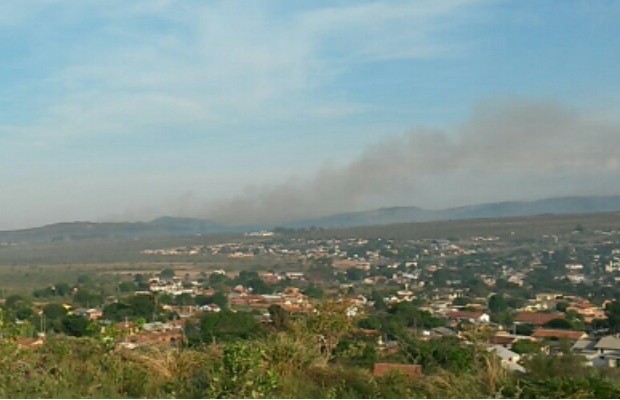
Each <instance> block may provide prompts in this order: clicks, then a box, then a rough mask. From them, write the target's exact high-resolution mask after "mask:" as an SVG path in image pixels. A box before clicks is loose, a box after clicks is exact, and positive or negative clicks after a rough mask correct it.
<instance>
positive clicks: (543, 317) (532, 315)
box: [514, 312, 564, 325]
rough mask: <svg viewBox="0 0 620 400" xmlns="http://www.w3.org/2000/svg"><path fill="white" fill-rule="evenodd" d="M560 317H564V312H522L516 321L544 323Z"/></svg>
mask: <svg viewBox="0 0 620 400" xmlns="http://www.w3.org/2000/svg"><path fill="white" fill-rule="evenodd" d="M558 318H564V313H537V312H520V313H518V314H517V315H516V316H515V319H514V321H515V322H520V323H523V324H532V325H544V324H546V323H548V322H549V321H551V320H554V319H558Z"/></svg>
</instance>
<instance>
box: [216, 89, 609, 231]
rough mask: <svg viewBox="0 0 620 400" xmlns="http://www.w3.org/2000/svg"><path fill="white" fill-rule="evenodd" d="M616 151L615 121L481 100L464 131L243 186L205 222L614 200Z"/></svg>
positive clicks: (417, 134)
mask: <svg viewBox="0 0 620 400" xmlns="http://www.w3.org/2000/svg"><path fill="white" fill-rule="evenodd" d="M618 149H620V123H618V121H616V120H612V119H609V118H605V117H601V116H595V115H594V114H593V113H591V112H586V111H579V110H577V109H573V108H570V107H567V106H564V105H560V104H556V103H553V102H545V101H533V100H524V99H509V100H501V101H496V102H485V103H480V104H478V105H477V106H475V107H474V108H473V110H472V113H471V117H470V118H469V119H468V121H466V122H465V123H464V124H461V125H458V126H454V127H453V128H451V129H447V130H445V131H439V130H413V131H411V132H409V133H408V134H406V135H403V136H402V137H397V138H393V139H390V140H387V141H385V142H383V143H378V144H377V145H375V146H372V147H370V148H368V149H366V151H365V152H364V153H363V154H362V155H361V156H360V157H359V158H357V159H356V160H354V161H352V162H350V163H348V164H347V165H344V166H340V167H333V166H332V167H323V168H321V169H319V170H318V171H317V172H316V173H315V174H314V176H312V177H309V178H307V179H292V178H291V179H289V180H288V181H287V182H283V183H282V184H279V185H271V186H262V187H261V186H259V187H253V188H247V189H246V190H245V191H244V193H243V194H242V195H239V196H237V197H234V198H231V199H228V200H226V201H222V202H219V203H217V204H214V205H212V206H211V207H210V209H209V210H208V214H209V216H210V217H211V218H213V219H215V220H216V221H218V222H221V223H226V224H233V225H236V224H253V223H274V224H275V223H283V222H286V221H292V220H298V219H304V218H312V217H318V216H324V215H329V214H333V213H338V212H345V211H353V210H360V209H367V208H370V207H377V206H392V205H418V206H423V207H426V208H440V207H450V206H458V205H464V204H470V203H474V202H485V201H500V200H519V199H532V198H541V197H549V196H556V195H581V194H584V195H585V194H612V193H613V194H615V191H616V187H614V184H617V183H620V174H619V172H620V156H619V154H620V153H618Z"/></svg>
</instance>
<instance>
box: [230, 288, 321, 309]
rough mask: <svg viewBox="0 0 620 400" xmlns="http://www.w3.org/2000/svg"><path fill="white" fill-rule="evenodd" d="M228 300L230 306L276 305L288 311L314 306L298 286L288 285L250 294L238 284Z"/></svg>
mask: <svg viewBox="0 0 620 400" xmlns="http://www.w3.org/2000/svg"><path fill="white" fill-rule="evenodd" d="M228 302H229V304H230V306H231V308H241V309H243V308H250V309H263V310H267V309H268V308H269V307H270V306H272V305H278V306H280V307H282V308H283V309H284V310H286V311H289V312H309V311H312V310H313V309H314V306H313V305H312V304H311V303H310V301H309V300H308V297H307V296H306V295H304V294H303V293H302V292H301V290H300V289H299V288H296V287H289V288H286V289H284V290H283V291H282V292H281V293H276V294H252V292H251V291H250V290H249V289H247V288H244V287H243V286H241V285H239V286H237V287H235V288H234V289H233V291H232V292H231V293H230V294H229V299H228Z"/></svg>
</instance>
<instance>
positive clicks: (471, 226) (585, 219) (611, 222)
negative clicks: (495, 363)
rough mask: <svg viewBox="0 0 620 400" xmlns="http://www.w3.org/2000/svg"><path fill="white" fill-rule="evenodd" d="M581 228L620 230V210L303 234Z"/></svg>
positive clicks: (523, 234)
mask: <svg viewBox="0 0 620 400" xmlns="http://www.w3.org/2000/svg"><path fill="white" fill-rule="evenodd" d="M577 227H581V228H583V229H586V230H588V231H594V230H601V231H611V230H620V213H609V214H607V213H606V214H584V215H541V216H534V217H518V218H499V219H477V220H458V221H441V222H424V223H406V224H391V225H380V226H369V227H356V228H346V229H332V230H325V231H316V232H310V233H305V234H303V235H302V236H305V237H309V238H310V237H314V238H327V237H339V238H347V237H365V238H377V237H381V238H384V239H401V240H406V239H411V240H415V239H435V238H436V239H439V238H444V239H446V238H458V239H468V238H471V237H472V236H499V237H500V238H502V239H507V238H509V237H510V238H514V239H539V238H540V237H542V236H543V235H552V234H555V235H568V234H571V233H572V232H573V231H574V230H575V229H576V228H577Z"/></svg>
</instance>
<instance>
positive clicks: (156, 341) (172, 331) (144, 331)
mask: <svg viewBox="0 0 620 400" xmlns="http://www.w3.org/2000/svg"><path fill="white" fill-rule="evenodd" d="M185 321H186V319H179V320H176V321H171V322H166V323H163V322H150V323H146V324H144V325H142V326H141V327H140V326H138V325H137V324H136V323H134V322H131V321H125V322H118V323H116V324H114V328H115V329H116V330H117V332H118V333H119V335H120V337H119V339H118V341H117V346H118V347H119V348H126V349H135V348H137V347H140V346H151V345H175V344H180V343H182V342H184V340H185V335H184V332H183V328H184V324H185Z"/></svg>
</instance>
